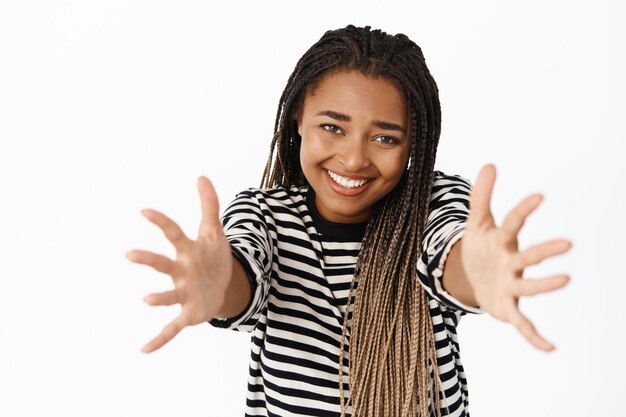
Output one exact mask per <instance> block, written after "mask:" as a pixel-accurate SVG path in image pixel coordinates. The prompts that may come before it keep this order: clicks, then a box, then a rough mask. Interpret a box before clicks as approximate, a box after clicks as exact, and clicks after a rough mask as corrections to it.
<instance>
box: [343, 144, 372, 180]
mask: <svg viewBox="0 0 626 417" xmlns="http://www.w3.org/2000/svg"><path fill="white" fill-rule="evenodd" d="M339 156H340V159H339V161H340V162H341V163H342V164H343V166H344V167H345V169H346V171H348V172H351V173H357V172H359V171H361V170H362V169H363V168H365V167H367V166H369V165H370V158H369V151H368V148H367V140H366V139H364V138H362V137H361V136H352V137H349V138H348V140H346V141H345V142H344V146H343V147H342V149H341V152H340V155H339Z"/></svg>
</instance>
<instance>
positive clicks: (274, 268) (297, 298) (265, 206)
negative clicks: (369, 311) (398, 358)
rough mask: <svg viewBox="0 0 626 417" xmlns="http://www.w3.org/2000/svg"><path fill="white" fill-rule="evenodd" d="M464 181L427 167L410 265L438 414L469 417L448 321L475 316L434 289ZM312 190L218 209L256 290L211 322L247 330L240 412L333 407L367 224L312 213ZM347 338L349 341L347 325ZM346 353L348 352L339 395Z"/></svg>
mask: <svg viewBox="0 0 626 417" xmlns="http://www.w3.org/2000/svg"><path fill="white" fill-rule="evenodd" d="M470 187H471V183H470V182H469V181H468V180H466V179H464V178H462V177H460V176H458V175H446V174H444V173H443V172H441V171H435V175H434V181H433V188H432V196H431V200H430V206H429V211H430V212H429V217H428V224H427V228H426V232H425V235H424V251H423V253H422V256H421V258H420V260H419V261H418V267H417V271H418V277H417V278H418V279H419V281H420V283H421V284H422V286H423V287H424V288H425V289H426V291H427V294H428V296H429V305H430V314H431V318H432V323H433V327H434V331H435V340H436V346H437V357H438V372H439V377H440V378H441V381H442V383H441V393H440V397H441V398H442V407H441V413H442V415H451V416H469V413H468V409H467V406H468V396H467V395H468V392H467V383H466V378H465V373H464V371H463V365H462V364H461V359H460V355H459V353H460V351H459V344H458V339H457V335H456V326H457V324H458V322H459V319H460V318H461V317H462V316H463V315H465V314H466V313H482V310H481V309H480V308H478V307H472V306H467V305H464V304H462V303H461V302H459V301H458V300H456V299H455V298H454V297H452V296H451V295H450V294H448V293H447V292H446V291H445V290H444V289H443V288H442V286H441V279H442V276H443V265H444V263H445V260H446V257H447V255H448V252H449V251H450V249H451V247H452V245H453V244H454V243H455V242H456V241H458V240H459V239H460V238H461V237H462V236H463V231H464V223H465V220H466V218H467V214H468V211H469V210H468V209H469V191H470ZM314 197H315V194H314V191H313V189H312V188H310V187H308V186H304V187H292V188H291V189H288V190H287V189H285V188H272V189H258V188H250V189H248V190H246V191H243V192H241V193H239V194H237V196H236V198H235V200H234V201H233V202H232V203H231V204H230V205H229V206H228V208H227V209H226V210H225V211H224V216H223V224H224V230H225V233H226V235H227V237H228V239H229V241H230V243H231V247H232V251H233V254H234V255H235V257H236V258H237V259H239V260H240V261H241V263H242V265H243V266H244V268H245V270H246V272H247V273H248V276H249V277H250V279H251V282H252V286H253V294H254V296H253V298H252V301H251V303H250V305H249V306H248V307H247V308H246V310H245V311H244V312H243V313H242V314H240V315H239V316H237V317H233V318H228V319H224V318H214V319H213V320H211V321H210V323H211V324H212V325H213V326H216V327H221V328H228V329H234V330H237V331H245V332H251V333H252V340H251V347H252V351H251V358H250V368H249V369H250V374H249V378H248V393H247V402H246V416H268V417H269V416H324V417H326V416H328V417H331V416H332V417H335V416H340V414H341V413H340V406H339V381H338V369H339V368H338V363H339V347H340V341H341V331H342V325H343V316H344V314H345V310H346V302H347V297H348V292H349V289H350V282H351V281H352V276H353V273H354V267H355V264H356V260H357V257H358V253H359V249H360V247H361V241H362V238H363V236H364V232H365V227H366V225H367V224H366V223H361V224H338V223H332V222H328V221H326V220H325V219H323V218H322V217H321V216H320V214H319V213H318V211H317V210H316V208H315V204H314ZM348 318H349V319H350V318H351V316H349V317H348ZM349 323H350V322H349ZM346 339H347V340H346V345H349V329H348V333H347V338H346ZM348 357H349V352H347V351H346V354H345V355H344V369H343V375H344V380H343V382H344V390H345V395H346V396H349V390H348V375H349V369H348V366H347V364H348ZM444 397H445V398H444ZM349 411H351V410H349Z"/></svg>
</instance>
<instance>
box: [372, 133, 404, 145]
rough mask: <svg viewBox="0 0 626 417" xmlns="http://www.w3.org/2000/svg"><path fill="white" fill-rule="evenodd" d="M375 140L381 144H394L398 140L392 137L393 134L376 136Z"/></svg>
mask: <svg viewBox="0 0 626 417" xmlns="http://www.w3.org/2000/svg"><path fill="white" fill-rule="evenodd" d="M376 141H378V142H379V143H382V144H383V145H394V144H396V143H399V142H400V141H399V140H398V139H396V138H394V137H393V136H384V135H382V136H377V137H376Z"/></svg>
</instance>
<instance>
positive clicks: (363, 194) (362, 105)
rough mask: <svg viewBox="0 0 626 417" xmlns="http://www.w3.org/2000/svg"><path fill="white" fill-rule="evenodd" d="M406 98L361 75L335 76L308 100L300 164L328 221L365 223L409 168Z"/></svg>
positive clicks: (389, 85) (301, 130) (388, 85)
mask: <svg viewBox="0 0 626 417" xmlns="http://www.w3.org/2000/svg"><path fill="white" fill-rule="evenodd" d="M409 122H410V117H409V115H408V109H407V104H406V99H405V97H404V93H403V92H402V91H401V90H400V89H398V88H397V87H396V86H395V85H394V84H393V83H392V82H391V81H389V80H387V79H384V78H371V77H368V76H365V75H363V74H361V73H360V72H358V71H349V72H339V73H332V74H330V75H327V76H326V77H324V78H323V79H322V80H321V81H320V83H319V84H318V86H317V88H315V90H314V91H311V92H310V93H309V94H307V96H306V97H305V98H304V107H303V110H302V116H301V117H300V119H299V120H298V133H299V134H300V136H301V137H302V144H301V148H300V164H301V165H302V171H303V172H304V175H305V177H306V179H307V180H308V182H309V184H310V185H311V187H313V189H314V190H315V194H316V197H315V205H316V207H317V209H318V211H319V213H320V214H321V215H322V217H324V218H325V219H326V220H329V221H331V222H336V223H360V222H365V221H367V220H368V219H369V218H370V215H371V213H372V209H373V206H374V203H376V202H377V201H378V200H380V199H381V198H382V197H384V196H385V195H387V194H388V193H389V192H390V191H391V190H392V189H393V188H394V187H395V186H396V184H398V182H399V181H400V179H401V178H402V174H403V173H404V170H405V169H406V165H407V161H408V157H409V150H410V148H411V143H410V141H411V139H410V131H409V124H410V123H409Z"/></svg>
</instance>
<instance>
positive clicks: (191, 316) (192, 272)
mask: <svg viewBox="0 0 626 417" xmlns="http://www.w3.org/2000/svg"><path fill="white" fill-rule="evenodd" d="M198 190H199V192H200V200H201V204H202V222H201V224H200V230H199V232H198V238H197V240H195V241H194V240H190V239H189V238H187V237H186V236H185V234H184V233H183V231H182V230H181V228H180V227H179V226H178V225H177V224H176V223H174V222H173V221H172V220H170V219H169V218H168V217H167V216H165V215H164V214H162V213H159V212H158V211H155V210H142V214H143V215H144V216H145V217H146V218H147V219H148V220H150V221H151V222H152V223H154V224H156V225H157V226H159V228H161V230H162V231H163V233H164V234H165V236H166V237H167V239H168V240H169V241H170V242H171V243H172V244H173V245H174V247H175V248H176V260H175V261H173V260H171V259H169V258H167V257H165V256H163V255H158V254H155V253H152V252H148V251H142V250H133V251H130V252H128V254H127V257H128V258H129V259H130V260H131V261H133V262H136V263H141V264H145V265H149V266H151V267H153V268H154V269H156V270H157V271H159V272H162V273H165V274H168V275H170V277H171V278H172V281H173V284H174V289H172V290H170V291H165V292H162V293H153V294H149V295H148V296H146V297H145V298H144V300H145V301H146V302H147V303H148V304H150V305H153V306H169V305H173V304H180V305H181V312H180V314H179V315H178V317H177V318H176V319H174V320H173V321H172V322H170V323H169V324H168V325H167V326H165V328H164V329H163V331H162V332H161V333H160V334H159V335H158V336H157V337H155V338H154V339H152V340H151V341H150V342H148V344H146V345H145V346H144V348H143V349H142V351H144V352H152V351H154V350H157V349H159V348H160V347H162V346H163V345H164V344H166V343H167V342H169V341H170V340H171V339H172V338H174V336H176V335H177V334H178V333H179V332H180V331H181V330H182V329H183V328H185V327H186V326H192V325H195V324H198V323H203V322H205V321H208V320H210V319H211V318H213V317H215V316H216V315H217V313H218V312H219V311H220V308H221V307H222V305H223V303H224V297H225V294H226V288H227V286H228V283H229V280H230V277H231V274H232V267H233V265H232V256H231V252H230V245H229V243H228V240H227V239H226V236H225V235H224V231H223V229H222V225H221V222H220V220H219V204H218V200H217V195H216V193H215V190H214V188H213V185H212V184H211V182H210V181H209V180H208V179H207V178H206V177H200V178H199V179H198Z"/></svg>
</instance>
